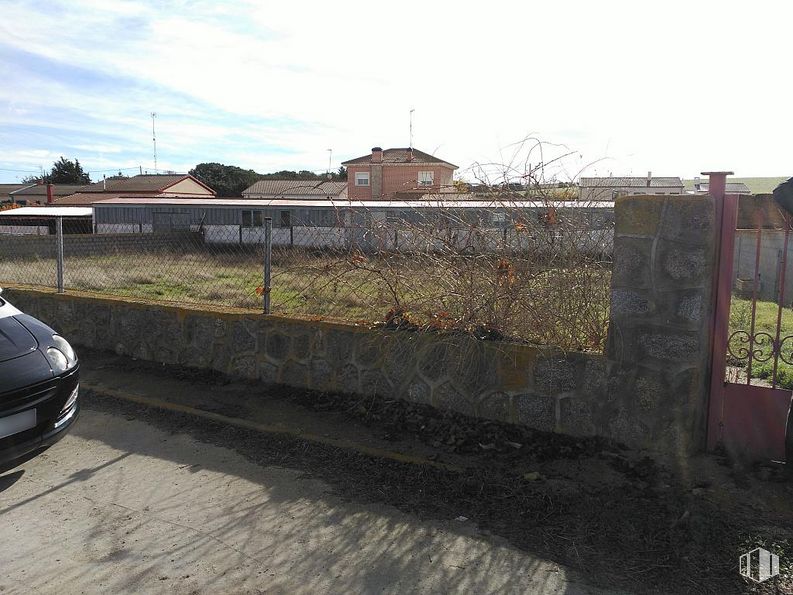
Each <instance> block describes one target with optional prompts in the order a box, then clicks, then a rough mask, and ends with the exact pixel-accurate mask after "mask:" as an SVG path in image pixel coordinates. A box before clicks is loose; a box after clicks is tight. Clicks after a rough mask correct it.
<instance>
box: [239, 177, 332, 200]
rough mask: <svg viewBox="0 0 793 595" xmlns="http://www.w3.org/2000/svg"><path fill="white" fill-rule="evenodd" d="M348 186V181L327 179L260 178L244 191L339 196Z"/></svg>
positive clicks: (245, 192) (277, 194)
mask: <svg viewBox="0 0 793 595" xmlns="http://www.w3.org/2000/svg"><path fill="white" fill-rule="evenodd" d="M346 188H347V182H329V181H327V180H259V181H258V182H255V183H254V184H253V185H252V186H250V187H249V188H246V189H245V190H243V191H242V193H243V195H245V194H268V195H272V196H314V195H316V196H338V195H340V194H341V193H342V192H344V190H345V189H346Z"/></svg>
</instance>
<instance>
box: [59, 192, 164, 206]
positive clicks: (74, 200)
mask: <svg viewBox="0 0 793 595" xmlns="http://www.w3.org/2000/svg"><path fill="white" fill-rule="evenodd" d="M140 194H141V195H145V196H149V197H152V198H153V197H155V196H157V195H158V194H159V193H157V192H145V193H140ZM122 196H129V194H127V193H120V192H75V193H74V194H69V195H67V196H62V197H60V198H56V199H55V200H54V201H53V205H54V206H59V207H60V206H75V205H90V204H93V203H95V202H97V201H99V200H107V199H109V198H120V197H122Z"/></svg>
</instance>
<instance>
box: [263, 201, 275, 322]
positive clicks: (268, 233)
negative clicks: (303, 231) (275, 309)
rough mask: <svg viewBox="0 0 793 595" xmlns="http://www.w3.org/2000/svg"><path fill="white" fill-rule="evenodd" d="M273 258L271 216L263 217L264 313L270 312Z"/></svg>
mask: <svg viewBox="0 0 793 595" xmlns="http://www.w3.org/2000/svg"><path fill="white" fill-rule="evenodd" d="M272 259H273V218H272V217H265V219H264V282H263V285H262V289H263V291H262V302H263V304H262V306H263V307H264V313H265V314H270V272H271V270H272Z"/></svg>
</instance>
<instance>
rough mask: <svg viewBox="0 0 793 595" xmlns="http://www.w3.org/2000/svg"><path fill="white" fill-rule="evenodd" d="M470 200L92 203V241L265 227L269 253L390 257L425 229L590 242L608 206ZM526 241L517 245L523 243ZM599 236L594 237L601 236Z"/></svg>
mask: <svg viewBox="0 0 793 595" xmlns="http://www.w3.org/2000/svg"><path fill="white" fill-rule="evenodd" d="M473 198H474V199H472V197H471V196H470V195H465V196H462V195H447V194H444V195H443V197H442V199H441V198H438V199H433V198H431V197H430V198H428V197H427V196H425V197H422V198H420V199H417V200H390V201H387V200H371V201H349V200H347V201H338V202H336V201H328V199H327V198H324V197H323V198H322V199H319V200H313V201H312V200H306V199H297V200H289V199H273V200H255V199H237V200H235V199H187V198H182V199H166V198H156V199H153V198H113V199H110V200H105V201H101V202H96V203H94V205H93V207H94V226H95V230H96V233H100V234H102V233H153V232H163V231H200V232H201V233H202V234H203V237H204V241H205V242H208V243H218V244H219V243H234V244H251V243H260V242H263V241H264V225H265V220H266V219H267V218H270V219H271V220H272V229H273V238H272V241H273V245H275V246H278V245H292V246H313V247H343V246H350V245H356V246H361V247H363V248H366V247H374V246H377V247H379V248H385V249H392V248H400V249H401V248H404V247H406V246H410V245H411V244H416V242H419V241H420V239H419V238H418V234H417V233H414V232H412V231H411V228H412V229H413V230H414V231H417V230H418V229H419V228H421V229H422V231H423V235H424V236H426V229H427V224H431V225H433V226H435V227H436V228H437V229H438V230H441V229H444V230H450V231H453V232H455V233H457V236H456V238H457V239H454V240H453V241H455V242H460V243H461V242H464V241H466V240H465V239H464V236H465V233H464V232H465V231H466V230H467V231H468V232H470V231H471V230H472V229H475V230H476V233H477V234H479V236H480V239H481V237H482V235H483V234H484V235H486V236H489V237H491V238H492V239H493V241H496V240H498V241H506V240H507V239H508V238H510V237H512V236H515V237H517V236H519V235H520V232H523V231H525V230H527V229H552V228H553V224H554V223H556V222H557V221H560V220H562V218H564V219H566V220H568V221H569V220H571V219H574V220H575V221H577V222H578V223H580V225H579V226H578V227H579V228H580V229H582V230H589V231H592V232H593V233H595V234H598V233H600V232H601V231H603V230H606V231H608V230H610V229H611V228H612V227H613V217H614V215H613V207H614V205H613V203H610V202H604V203H587V204H586V205H582V204H581V203H579V202H576V201H568V202H556V203H553V204H549V203H544V202H537V201H525V200H523V201H521V200H515V201H512V200H511V201H509V202H501V201H493V200H481V199H480V200H476V199H475V198H476V197H473ZM480 198H481V197H480ZM526 235H527V234H526V233H524V234H523V237H524V238H525V237H526ZM601 235H602V234H601Z"/></svg>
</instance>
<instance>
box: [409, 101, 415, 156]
mask: <svg viewBox="0 0 793 595" xmlns="http://www.w3.org/2000/svg"><path fill="white" fill-rule="evenodd" d="M415 111H416V110H415V108H411V109H410V149H411V151H412V150H413V112H415Z"/></svg>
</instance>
